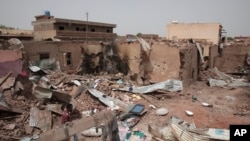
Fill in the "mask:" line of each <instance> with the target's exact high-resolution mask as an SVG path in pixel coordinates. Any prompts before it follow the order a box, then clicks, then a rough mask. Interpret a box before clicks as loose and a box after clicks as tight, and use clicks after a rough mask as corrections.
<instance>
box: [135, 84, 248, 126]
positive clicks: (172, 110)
mask: <svg viewBox="0 0 250 141" xmlns="http://www.w3.org/2000/svg"><path fill="white" fill-rule="evenodd" d="M249 90H250V88H249V87H245V88H243V87H241V88H221V87H209V86H208V85H207V84H206V82H204V81H197V82H195V83H194V84H192V85H191V86H190V87H188V88H185V89H184V90H183V91H182V92H179V93H170V94H164V95H162V96H161V98H160V100H157V99H154V96H153V95H154V94H151V96H150V97H152V100H154V101H155V102H156V103H158V104H159V105H160V106H161V107H164V108H167V109H168V110H169V113H168V114H167V115H166V116H157V115H156V114H155V110H154V109H152V110H148V112H147V114H146V115H145V116H144V117H142V119H141V121H140V123H139V124H138V125H137V126H136V128H138V129H147V126H148V125H153V126H158V127H160V126H162V125H163V124H165V123H166V122H167V121H168V119H169V118H170V117H171V116H177V117H179V118H181V119H183V120H185V121H187V122H194V123H195V125H196V127H198V128H203V127H210V128H221V129H228V128H229V125H230V124H250V119H249V115H250V114H246V115H241V113H242V112H246V113H247V111H248V112H249V111H250V92H249ZM192 96H194V97H196V98H197V100H196V101H193V100H192ZM144 102H145V105H148V102H146V101H144ZM202 102H206V103H209V104H212V105H213V107H204V106H202V104H201V103H202ZM186 110H189V111H192V112H193V113H194V115H193V116H187V115H186V113H185V111H186Z"/></svg>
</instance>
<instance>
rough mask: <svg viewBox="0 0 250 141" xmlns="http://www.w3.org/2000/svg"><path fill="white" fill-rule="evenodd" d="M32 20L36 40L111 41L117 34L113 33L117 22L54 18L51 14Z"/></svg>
mask: <svg viewBox="0 0 250 141" xmlns="http://www.w3.org/2000/svg"><path fill="white" fill-rule="evenodd" d="M35 18H36V21H32V25H33V27H34V40H36V41H41V40H46V39H55V38H57V39H61V40H86V39H87V41H110V40H114V39H115V38H116V37H117V35H116V34H114V33H113V28H115V27H116V25H115V24H108V23H99V22H90V21H80V20H71V19H61V18H54V16H50V14H49V15H48V14H45V15H39V16H35Z"/></svg>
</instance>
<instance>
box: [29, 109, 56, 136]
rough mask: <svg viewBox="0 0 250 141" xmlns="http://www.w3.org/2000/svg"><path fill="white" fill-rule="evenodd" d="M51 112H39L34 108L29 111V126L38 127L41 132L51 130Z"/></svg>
mask: <svg viewBox="0 0 250 141" xmlns="http://www.w3.org/2000/svg"><path fill="white" fill-rule="evenodd" d="M51 123H52V122H51V112H50V111H48V110H39V109H38V108H36V107H32V108H31V109H30V121H29V125H30V126H32V127H38V128H40V129H41V130H43V132H45V131H48V130H51V125H52V124H51Z"/></svg>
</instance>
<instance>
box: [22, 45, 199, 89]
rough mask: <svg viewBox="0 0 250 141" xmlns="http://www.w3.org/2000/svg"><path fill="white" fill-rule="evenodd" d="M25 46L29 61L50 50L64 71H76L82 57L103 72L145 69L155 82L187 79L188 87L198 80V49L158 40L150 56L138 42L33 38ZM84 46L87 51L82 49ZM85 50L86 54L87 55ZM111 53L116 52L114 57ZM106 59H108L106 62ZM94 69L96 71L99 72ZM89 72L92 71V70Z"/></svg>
mask: <svg viewBox="0 0 250 141" xmlns="http://www.w3.org/2000/svg"><path fill="white" fill-rule="evenodd" d="M24 46H25V52H26V55H27V56H28V60H34V61H37V60H40V56H39V55H40V54H41V53H48V54H49V55H50V57H51V58H55V59H56V60H58V61H59V62H60V66H61V70H62V71H67V70H75V69H76V68H77V66H78V65H79V62H80V61H81V60H82V61H83V62H85V64H86V61H88V62H87V64H90V65H82V67H83V68H85V69H86V66H91V67H94V69H95V68H97V69H102V70H99V72H101V71H109V72H110V73H117V70H118V71H120V72H127V71H130V72H131V73H132V74H133V73H137V74H141V73H142V72H143V74H144V76H146V77H145V78H146V79H149V80H150V81H151V82H160V81H165V80H168V79H179V80H182V81H183V83H184V86H188V85H189V84H190V83H191V82H193V81H194V80H196V78H197V75H198V74H197V73H198V69H197V68H198V67H197V49H196V48H190V47H188V48H185V49H179V48H177V47H172V46H170V45H169V44H166V43H158V42H157V43H153V45H152V49H151V51H149V52H148V53H146V54H147V55H146V56H143V54H144V55H145V52H144V51H143V50H142V48H141V45H140V44H139V43H137V42H135V43H118V44H114V45H108V46H106V45H104V46H103V45H101V44H97V43H96V44H89V45H87V46H84V45H83V43H82V42H67V41H63V42H45V41H44V42H39V41H33V42H24ZM81 46H82V47H83V49H84V50H82V49H81ZM111 48H112V51H111V50H110V49H111ZM65 52H71V57H72V64H71V65H70V66H65V64H64V63H65V58H64V56H63V54H64V53H65ZM82 52H83V53H84V55H83V56H82ZM110 53H111V54H113V55H112V56H110ZM110 57H111V58H110ZM84 58H85V59H84ZM86 58H87V59H86ZM105 59H106V61H103V60H105ZM102 62H103V63H102ZM122 64H124V65H122ZM125 64H126V65H125ZM108 65H115V67H116V68H117V70H116V71H113V70H111V71H110V70H109V68H110V67H109V66H108ZM100 66H101V67H100ZM112 68H113V67H112ZM94 69H93V73H96V71H94ZM85 72H86V71H85ZM87 73H91V71H88V72H87Z"/></svg>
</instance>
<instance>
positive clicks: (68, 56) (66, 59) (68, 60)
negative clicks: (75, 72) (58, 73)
mask: <svg viewBox="0 0 250 141" xmlns="http://www.w3.org/2000/svg"><path fill="white" fill-rule="evenodd" d="M63 57H64V66H71V65H72V53H71V52H65V53H63Z"/></svg>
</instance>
